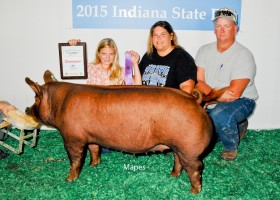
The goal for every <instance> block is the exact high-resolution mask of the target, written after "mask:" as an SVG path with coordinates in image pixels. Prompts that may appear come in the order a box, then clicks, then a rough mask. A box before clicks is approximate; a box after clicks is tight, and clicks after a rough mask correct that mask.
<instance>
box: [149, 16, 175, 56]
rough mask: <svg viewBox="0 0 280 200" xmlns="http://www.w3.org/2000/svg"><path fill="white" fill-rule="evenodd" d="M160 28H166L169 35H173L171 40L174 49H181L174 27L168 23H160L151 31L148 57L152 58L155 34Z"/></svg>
mask: <svg viewBox="0 0 280 200" xmlns="http://www.w3.org/2000/svg"><path fill="white" fill-rule="evenodd" d="M158 26H159V27H162V28H164V29H165V30H166V31H167V32H168V33H169V34H172V35H173V39H172V40H171V45H172V46H174V47H179V44H178V41H177V36H176V33H175V32H174V30H173V28H172V26H171V25H170V24H169V23H168V22H167V21H158V22H156V23H155V24H154V25H153V26H152V27H151V29H150V35H149V39H148V48H147V54H148V56H151V55H152V53H153V51H154V45H153V33H154V29H155V28H156V27H158Z"/></svg>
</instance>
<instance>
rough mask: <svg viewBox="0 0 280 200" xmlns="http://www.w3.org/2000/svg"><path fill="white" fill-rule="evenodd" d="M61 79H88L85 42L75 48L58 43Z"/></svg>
mask: <svg viewBox="0 0 280 200" xmlns="http://www.w3.org/2000/svg"><path fill="white" fill-rule="evenodd" d="M58 48H59V61H60V75H61V79H87V77H88V73H87V49H86V43H85V42H79V43H78V44H77V45H75V46H71V45H69V44H68V43H58Z"/></svg>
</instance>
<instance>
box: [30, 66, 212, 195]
mask: <svg viewBox="0 0 280 200" xmlns="http://www.w3.org/2000/svg"><path fill="white" fill-rule="evenodd" d="M52 77H53V75H52V73H51V72H50V71H48V70H47V71H46V72H45V74H44V80H45V84H44V85H39V84H38V83H35V82H33V81H32V80H30V79H29V78H26V79H25V81H26V83H27V84H28V85H29V86H30V87H31V88H32V90H33V91H34V92H35V93H36V97H35V103H34V104H33V105H32V107H30V108H29V109H28V110H27V114H29V115H32V116H34V117H35V118H37V119H38V121H40V122H41V123H42V124H45V125H49V126H52V127H54V128H56V129H58V130H59V132H60V134H61V136H62V138H63V140H64V146H65V150H66V152H67V154H68V157H69V160H70V171H69V173H68V176H67V181H69V182H71V181H74V180H75V179H77V178H78V176H79V174H80V172H81V169H82V165H83V159H85V155H86V150H87V149H89V151H90V157H91V161H90V166H96V165H98V164H99V163H100V161H101V158H100V150H99V145H100V146H104V147H108V148H111V149H116V150H119V151H123V152H129V153H133V154H137V153H145V152H150V151H152V152H153V151H163V150H165V149H171V150H173V152H174V166H173V170H172V172H171V174H170V175H171V176H179V175H180V174H181V172H182V170H183V169H184V170H185V171H186V172H187V174H188V177H189V180H190V183H191V193H193V194H196V193H198V192H200V191H201V187H202V183H201V174H202V167H203V164H202V161H201V158H200V156H201V154H202V153H203V152H204V151H205V149H206V148H207V147H208V145H209V143H210V140H211V137H212V122H211V120H210V118H209V117H208V115H207V113H206V112H205V111H204V110H203V108H202V107H201V106H200V105H199V104H198V103H197V102H196V98H195V97H193V96H192V95H189V94H187V93H185V92H183V91H181V90H178V89H172V88H164V87H156V86H155V87H151V86H93V85H84V84H74V83H67V82H58V81H56V80H55V79H54V78H52Z"/></svg>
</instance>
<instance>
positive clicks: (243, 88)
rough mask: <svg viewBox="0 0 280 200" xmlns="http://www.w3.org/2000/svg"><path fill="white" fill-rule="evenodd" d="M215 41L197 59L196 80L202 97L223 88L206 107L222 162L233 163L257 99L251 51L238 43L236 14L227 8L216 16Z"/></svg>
mask: <svg viewBox="0 0 280 200" xmlns="http://www.w3.org/2000/svg"><path fill="white" fill-rule="evenodd" d="M213 21H214V33H215V35H216V38H217V41H216V42H213V43H210V44H206V45H204V46H202V47H201V48H200V49H199V51H198V53H197V55H196V59H195V62H196V65H197V68H198V69H197V80H198V84H197V87H199V88H200V89H201V90H202V91H203V92H204V93H205V94H208V93H210V92H211V90H212V89H214V88H215V89H220V88H226V91H225V92H224V93H223V94H222V96H221V97H220V98H219V99H218V101H219V103H218V104H214V105H209V106H207V112H208V113H209V115H210V117H211V119H212V120H213V123H214V126H215V132H216V133H217V136H218V139H219V140H220V141H221V142H222V144H223V147H224V149H223V152H222V155H221V157H222V159H225V160H234V159H235V158H236V156H237V151H238V145H239V142H240V139H242V138H243V137H244V134H245V132H246V129H247V126H248V120H247V118H248V117H249V116H250V115H251V114H252V113H253V111H254V109H255V105H256V102H255V101H256V100H257V98H258V93H257V90H256V87H255V83H254V78H255V74H256V64H255V61H254V57H253V55H252V53H251V51H250V50H248V49H247V48H246V47H244V46H243V45H241V44H240V43H238V42H237V41H236V39H235V36H236V34H237V32H238V24H237V13H236V12H235V11H234V10H231V9H228V8H222V9H219V10H217V11H216V12H215V18H214V20H213Z"/></svg>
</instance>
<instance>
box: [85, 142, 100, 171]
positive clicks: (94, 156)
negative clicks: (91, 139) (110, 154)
mask: <svg viewBox="0 0 280 200" xmlns="http://www.w3.org/2000/svg"><path fill="white" fill-rule="evenodd" d="M88 149H89V152H90V164H89V165H90V166H91V167H94V166H96V165H98V164H99V163H100V161H101V158H100V154H101V151H100V146H99V145H97V144H89V145H88Z"/></svg>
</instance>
